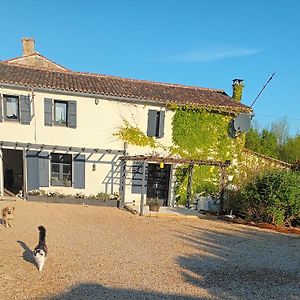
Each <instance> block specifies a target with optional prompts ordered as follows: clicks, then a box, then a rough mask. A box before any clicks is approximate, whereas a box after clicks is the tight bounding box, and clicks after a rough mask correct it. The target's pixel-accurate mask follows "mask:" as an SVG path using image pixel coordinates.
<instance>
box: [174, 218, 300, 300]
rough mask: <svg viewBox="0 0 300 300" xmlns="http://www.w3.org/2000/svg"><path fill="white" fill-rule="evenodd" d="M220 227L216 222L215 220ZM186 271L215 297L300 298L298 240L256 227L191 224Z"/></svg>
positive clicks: (188, 277)
mask: <svg viewBox="0 0 300 300" xmlns="http://www.w3.org/2000/svg"><path fill="white" fill-rule="evenodd" d="M215 225H216V227H218V225H217V224H215ZM192 229H193V231H192V233H191V234H190V235H188V236H186V235H184V236H182V235H180V236H179V237H180V239H181V240H182V242H184V243H187V244H189V245H191V246H192V247H195V254H193V255H189V256H179V257H177V262H178V264H179V265H180V266H181V267H182V268H183V271H182V275H183V277H184V279H185V280H186V281H187V282H189V283H190V284H192V285H194V286H196V287H199V288H201V289H205V290H206V291H208V292H209V293H210V295H211V296H212V297H213V298H214V297H215V298H214V299H300V284H299V282H300V251H299V248H300V239H299V237H296V236H292V235H283V234H278V233H270V232H261V231H258V230H251V229H247V228H246V227H245V229H242V230H238V229H235V228H234V227H232V228H229V229H228V230H226V229H224V227H222V228H220V230H218V229H217V230H207V228H205V230H204V229H201V228H196V227H192Z"/></svg>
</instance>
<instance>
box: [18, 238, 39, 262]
mask: <svg viewBox="0 0 300 300" xmlns="http://www.w3.org/2000/svg"><path fill="white" fill-rule="evenodd" d="M17 243H18V244H19V245H20V246H21V247H22V248H23V250H24V251H23V259H24V260H25V261H27V262H29V263H31V264H33V265H35V262H34V259H33V251H32V250H31V249H30V248H29V247H28V246H27V245H26V244H25V243H24V242H23V241H17Z"/></svg>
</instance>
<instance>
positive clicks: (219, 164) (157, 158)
mask: <svg viewBox="0 0 300 300" xmlns="http://www.w3.org/2000/svg"><path fill="white" fill-rule="evenodd" d="M119 159H121V162H122V167H121V176H120V178H121V182H120V196H121V199H122V201H123V203H124V200H125V194H124V193H125V178H126V162H127V161H139V162H142V189H141V204H140V215H141V216H142V215H143V214H144V203H145V177H146V163H166V164H172V165H173V164H186V165H189V177H188V186H187V207H188V208H190V207H191V196H192V193H191V192H192V181H193V169H194V166H195V165H198V166H215V167H219V168H220V175H221V176H220V209H221V211H223V207H224V190H225V185H226V168H227V167H228V166H229V165H230V164H231V162H230V161H229V160H226V161H224V162H222V161H218V160H193V159H188V158H174V157H161V156H154V155H150V156H145V155H133V156H130V155H125V156H121V157H120V158H119Z"/></svg>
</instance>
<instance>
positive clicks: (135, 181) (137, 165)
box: [131, 161, 148, 194]
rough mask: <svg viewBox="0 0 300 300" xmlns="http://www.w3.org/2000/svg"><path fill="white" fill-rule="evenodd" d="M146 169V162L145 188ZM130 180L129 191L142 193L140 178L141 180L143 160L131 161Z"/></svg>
mask: <svg viewBox="0 0 300 300" xmlns="http://www.w3.org/2000/svg"><path fill="white" fill-rule="evenodd" d="M147 169H148V164H147V163H146V178H145V190H146V188H147ZM131 174H132V181H131V193H132V194H141V193H142V180H143V162H140V161H134V162H133V163H132V173H131Z"/></svg>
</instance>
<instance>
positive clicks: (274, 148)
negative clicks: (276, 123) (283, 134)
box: [260, 129, 279, 158]
mask: <svg viewBox="0 0 300 300" xmlns="http://www.w3.org/2000/svg"><path fill="white" fill-rule="evenodd" d="M260 145H261V149H260V150H261V153H262V154H264V155H268V156H271V157H273V158H278V154H279V151H278V150H279V145H278V141H277V137H276V135H275V134H274V133H272V132H270V131H268V130H267V129H263V130H262V132H261V137H260Z"/></svg>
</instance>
